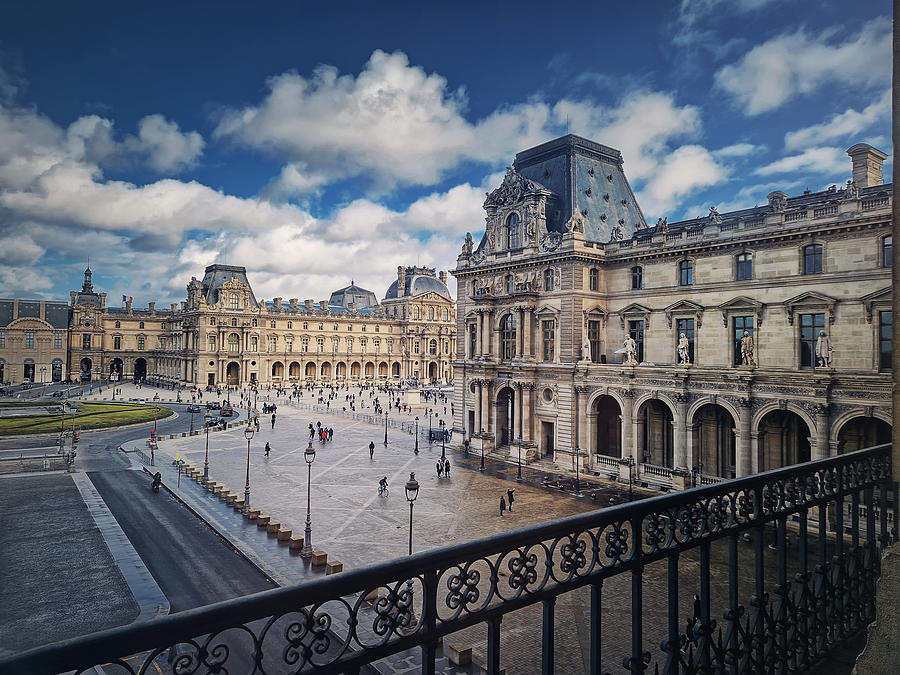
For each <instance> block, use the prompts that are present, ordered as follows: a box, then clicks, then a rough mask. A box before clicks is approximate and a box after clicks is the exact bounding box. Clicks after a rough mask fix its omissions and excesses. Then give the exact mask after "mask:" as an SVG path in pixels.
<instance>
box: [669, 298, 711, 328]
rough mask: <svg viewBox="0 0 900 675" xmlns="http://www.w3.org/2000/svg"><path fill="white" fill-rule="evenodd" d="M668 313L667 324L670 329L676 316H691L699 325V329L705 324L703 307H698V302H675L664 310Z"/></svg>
mask: <svg viewBox="0 0 900 675" xmlns="http://www.w3.org/2000/svg"><path fill="white" fill-rule="evenodd" d="M664 311H665V313H666V324H667V325H668V326H669V328H671V327H672V317H673V316H675V315H686V314H689V315H691V316H693V317H694V321H696V323H697V328H700V326H701V325H702V323H703V306H702V305H698V304H697V303H696V302H691V301H690V300H679V301H678V302H673V303H672V304H671V305H669V306H668V307H666V309H665V310H664Z"/></svg>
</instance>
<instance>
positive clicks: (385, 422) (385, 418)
mask: <svg viewBox="0 0 900 675" xmlns="http://www.w3.org/2000/svg"><path fill="white" fill-rule="evenodd" d="M387 427H388V411H387V410H385V411H384V447H387Z"/></svg>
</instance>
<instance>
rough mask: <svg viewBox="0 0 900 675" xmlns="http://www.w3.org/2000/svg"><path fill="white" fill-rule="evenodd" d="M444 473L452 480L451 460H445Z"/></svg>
mask: <svg viewBox="0 0 900 675" xmlns="http://www.w3.org/2000/svg"><path fill="white" fill-rule="evenodd" d="M444 473H445V474H446V475H447V478H450V460H449V459H447V458H446V457H445V458H444Z"/></svg>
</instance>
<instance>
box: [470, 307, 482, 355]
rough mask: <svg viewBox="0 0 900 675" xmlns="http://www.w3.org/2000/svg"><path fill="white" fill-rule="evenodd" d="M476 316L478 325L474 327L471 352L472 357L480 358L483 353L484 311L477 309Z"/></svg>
mask: <svg viewBox="0 0 900 675" xmlns="http://www.w3.org/2000/svg"><path fill="white" fill-rule="evenodd" d="M477 317H478V318H477V323H476V325H477V326H478V327H477V328H476V329H475V353H474V354H472V358H473V359H477V358H480V357H481V355H482V354H484V312H482V311H481V310H478V315H477Z"/></svg>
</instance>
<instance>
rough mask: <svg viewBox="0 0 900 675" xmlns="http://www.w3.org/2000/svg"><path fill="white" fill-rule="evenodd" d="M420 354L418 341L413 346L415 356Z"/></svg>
mask: <svg viewBox="0 0 900 675" xmlns="http://www.w3.org/2000/svg"><path fill="white" fill-rule="evenodd" d="M418 353H419V341H418V340H416V341H415V343H414V344H413V354H418Z"/></svg>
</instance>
